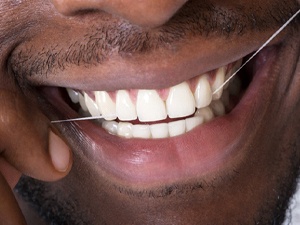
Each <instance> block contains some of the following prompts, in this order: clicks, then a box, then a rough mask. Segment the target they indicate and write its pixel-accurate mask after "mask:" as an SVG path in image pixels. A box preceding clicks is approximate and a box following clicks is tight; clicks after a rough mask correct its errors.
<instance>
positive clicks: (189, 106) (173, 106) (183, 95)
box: [166, 82, 195, 118]
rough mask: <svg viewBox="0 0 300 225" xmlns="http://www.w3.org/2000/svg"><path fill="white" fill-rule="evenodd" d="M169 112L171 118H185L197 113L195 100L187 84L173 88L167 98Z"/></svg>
mask: <svg viewBox="0 0 300 225" xmlns="http://www.w3.org/2000/svg"><path fill="white" fill-rule="evenodd" d="M166 105H167V112H168V115H169V117H170V118H179V117H185V116H189V115H191V114H193V113H194V112H195V99H194V96H193V94H192V92H191V89H190V88H189V85H188V84H187V83H186V82H183V83H181V84H178V85H176V86H173V87H171V89H170V92H169V96H168V98H167V104H166Z"/></svg>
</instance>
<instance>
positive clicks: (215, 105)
mask: <svg viewBox="0 0 300 225" xmlns="http://www.w3.org/2000/svg"><path fill="white" fill-rule="evenodd" d="M210 107H211V108H212V111H213V112H214V114H215V115H216V116H223V115H225V107H224V104H223V103H222V102H221V101H220V100H216V101H213V102H212V103H211V104H210Z"/></svg>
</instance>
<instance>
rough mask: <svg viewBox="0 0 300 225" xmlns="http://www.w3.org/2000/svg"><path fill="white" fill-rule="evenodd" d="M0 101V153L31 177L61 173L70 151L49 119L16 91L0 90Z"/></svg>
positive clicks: (46, 177)
mask: <svg viewBox="0 0 300 225" xmlns="http://www.w3.org/2000/svg"><path fill="white" fill-rule="evenodd" d="M0 102H1V108H0V155H1V156H2V157H4V158H5V160H6V161H7V162H8V163H10V164H11V165H12V166H14V167H15V168H16V169H17V170H19V171H20V172H22V173H24V174H26V175H28V176H31V177H33V178H36V179H39V180H44V181H54V180H57V179H60V178H62V177H64V176H65V175H66V174H67V173H68V172H69V170H70V168H71V164H72V160H71V158H72V157H71V151H70V148H69V147H68V145H67V144H66V143H65V142H64V140H63V139H62V138H61V137H60V135H59V133H58V131H57V130H56V129H55V128H54V127H52V126H51V125H50V122H49V120H48V119H47V118H46V117H45V116H44V115H43V114H42V113H41V112H40V111H39V110H38V109H37V107H34V105H33V104H32V103H30V102H28V101H26V100H25V98H24V97H23V96H22V95H21V94H19V93H16V92H11V91H7V90H4V91H3V90H1V91H0Z"/></svg>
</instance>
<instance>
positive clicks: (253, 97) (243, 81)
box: [43, 46, 278, 187]
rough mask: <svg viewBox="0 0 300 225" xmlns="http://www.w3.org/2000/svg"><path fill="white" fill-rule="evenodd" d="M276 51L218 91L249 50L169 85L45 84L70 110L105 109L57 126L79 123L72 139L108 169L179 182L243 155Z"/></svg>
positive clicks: (138, 180)
mask: <svg viewBox="0 0 300 225" xmlns="http://www.w3.org/2000/svg"><path fill="white" fill-rule="evenodd" d="M277 51H278V49H277V47H275V46H270V47H266V48H265V49H264V50H262V51H261V52H260V53H259V54H258V55H257V56H256V57H255V58H254V59H253V61H252V62H251V63H249V64H248V65H247V67H246V68H245V69H243V70H241V71H240V72H239V73H238V74H237V76H236V77H235V79H234V80H233V81H231V82H230V83H229V85H227V86H225V87H224V88H223V89H221V90H220V91H218V92H216V90H217V88H218V87H219V86H220V85H221V84H223V82H224V80H226V79H227V77H229V76H231V74H233V73H234V72H235V71H236V70H237V69H238V68H239V67H240V65H241V64H242V62H243V61H245V60H246V59H247V57H248V56H245V57H243V58H241V59H239V60H237V61H234V62H231V63H229V64H227V65H225V66H221V67H219V68H216V69H215V70H212V71H210V72H208V73H205V74H201V75H198V76H195V77H193V78H191V79H189V80H186V81H182V82H181V83H179V84H177V85H174V86H171V87H169V88H164V89H126V90H116V91H105V90H99V91H89V90H88V91H85V90H78V89H71V88H44V90H43V92H44V93H45V96H46V98H47V99H48V100H49V101H50V103H51V104H52V105H54V106H55V105H56V106H57V107H56V108H57V110H58V111H59V112H60V113H61V114H62V115H64V116H65V117H69V118H74V117H75V118H76V117H80V116H95V117H97V116H100V115H102V116H103V119H98V120H94V121H76V122H72V123H62V124H59V126H61V127H69V126H71V125H74V124H75V127H76V130H77V132H79V133H80V137H81V138H79V139H78V140H75V142H76V141H77V142H78V143H77V144H78V146H82V148H83V149H86V150H83V151H84V152H86V153H87V155H89V158H90V159H91V160H92V161H93V162H95V163H96V165H97V166H98V167H99V171H100V174H102V175H103V176H104V177H109V178H110V179H115V180H117V182H122V183H124V182H125V183H126V185H134V187H138V186H139V185H142V186H143V187H145V185H156V184H161V183H162V182H163V183H174V182H176V181H180V180H189V179H194V178H195V177H196V178H197V177H205V176H208V175H209V176H211V175H212V174H214V175H216V174H219V173H221V172H222V171H223V172H224V171H226V172H227V173H228V168H232V167H235V166H238V165H239V164H240V163H241V162H242V161H243V158H244V157H245V156H246V155H247V154H248V152H247V151H246V150H245V149H246V148H245V146H244V145H245V143H249V142H248V141H249V138H251V135H249V134H251V133H252V132H250V131H253V130H255V123H253V121H254V120H255V122H257V123H258V122H260V119H261V118H263V116H264V112H265V111H266V108H267V105H268V104H267V103H266V102H265V101H263V100H262V99H267V98H268V97H270V96H269V95H270V91H269V90H270V88H272V87H271V86H272V85H273V84H272V82H269V81H268V80H269V79H270V77H271V75H270V73H271V72H270V71H271V68H272V67H273V66H272V64H273V63H274V61H275V56H276V53H277ZM262 96H264V98H261V97H262ZM75 136H77V137H78V135H75ZM82 137H83V138H82ZM69 138H71V137H69ZM73 143H74V142H73ZM226 168H227V169H226Z"/></svg>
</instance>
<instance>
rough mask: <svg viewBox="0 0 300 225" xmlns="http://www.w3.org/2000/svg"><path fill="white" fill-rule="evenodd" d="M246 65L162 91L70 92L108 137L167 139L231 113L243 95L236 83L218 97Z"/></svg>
mask: <svg viewBox="0 0 300 225" xmlns="http://www.w3.org/2000/svg"><path fill="white" fill-rule="evenodd" d="M241 64H242V59H241V60H238V61H236V62H234V63H231V64H229V65H226V66H223V67H221V68H218V69H216V70H214V71H211V72H209V73H206V74H202V75H199V76H197V77H195V78H192V79H190V80H188V81H184V82H182V83H180V84H178V85H175V86H172V87H170V88H166V89H163V90H118V91H115V92H106V91H94V92H91V91H90V92H84V91H75V90H73V89H67V92H68V94H69V97H70V99H71V100H72V102H73V103H74V104H79V105H80V107H79V108H80V109H79V111H80V112H82V114H84V115H86V114H89V116H94V117H99V116H100V115H102V116H103V117H104V119H103V120H98V122H99V123H100V124H101V125H102V127H103V128H104V129H105V130H106V131H107V132H108V133H110V134H113V135H118V136H120V137H125V138H147V139H150V138H153V139H156V138H167V137H175V136H178V135H181V134H184V133H186V132H188V131H190V130H192V129H194V128H195V127H197V126H199V125H201V124H203V123H206V122H209V121H211V120H212V119H213V118H215V117H217V116H222V115H224V114H225V111H226V110H228V109H229V108H231V107H232V106H231V105H232V102H230V96H234V97H235V98H236V97H238V95H239V94H240V86H241V85H240V81H239V80H238V79H239V78H237V79H236V80H235V82H233V84H232V85H231V86H230V87H229V88H228V85H226V86H225V88H224V90H223V88H222V89H221V90H219V91H218V92H216V90H217V88H219V87H220V86H221V85H222V84H223V83H224V81H225V80H226V79H227V78H228V77H229V76H231V75H232V74H233V73H234V72H236V70H237V69H238V68H239V67H240V66H241Z"/></svg>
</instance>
